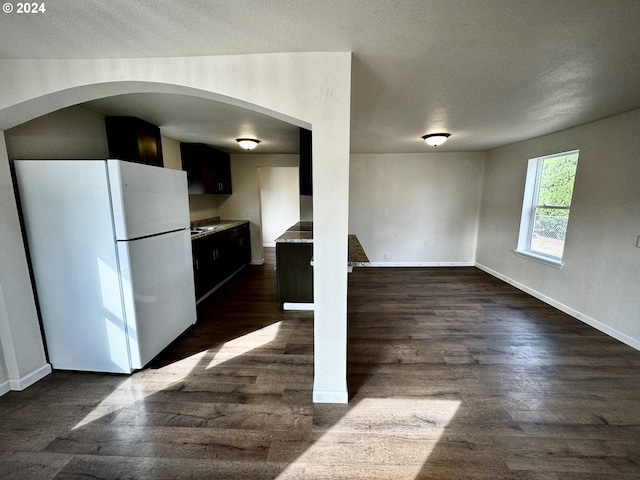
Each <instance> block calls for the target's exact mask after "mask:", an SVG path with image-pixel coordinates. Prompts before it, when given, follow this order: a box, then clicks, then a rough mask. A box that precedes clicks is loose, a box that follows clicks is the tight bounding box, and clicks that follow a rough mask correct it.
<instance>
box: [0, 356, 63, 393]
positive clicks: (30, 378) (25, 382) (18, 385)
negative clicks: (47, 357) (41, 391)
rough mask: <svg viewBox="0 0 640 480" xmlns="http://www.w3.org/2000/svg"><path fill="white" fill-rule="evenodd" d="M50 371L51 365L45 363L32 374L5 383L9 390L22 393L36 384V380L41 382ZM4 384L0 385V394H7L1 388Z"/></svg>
mask: <svg viewBox="0 0 640 480" xmlns="http://www.w3.org/2000/svg"><path fill="white" fill-rule="evenodd" d="M51 371H52V370H51V365H49V364H48V363H47V364H45V365H43V366H42V367H40V368H38V369H36V370H34V371H33V372H31V373H29V374H27V375H25V376H24V377H22V378H10V379H9V380H8V381H7V382H5V383H6V384H8V386H9V390H17V391H22V390H24V389H25V388H27V387H30V386H31V385H33V384H34V383H36V382H37V381H38V380H42V379H43V378H44V377H46V376H47V375H49V374H50V373H51ZM5 383H3V384H2V385H0V392H2V394H4V393H7V392H5V391H3V390H4V388H3V387H4V385H5ZM7 391H8V390H7Z"/></svg>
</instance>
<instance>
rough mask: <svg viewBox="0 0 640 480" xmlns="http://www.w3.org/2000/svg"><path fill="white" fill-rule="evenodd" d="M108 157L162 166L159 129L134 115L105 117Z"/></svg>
mask: <svg viewBox="0 0 640 480" xmlns="http://www.w3.org/2000/svg"><path fill="white" fill-rule="evenodd" d="M105 126H106V128H107V143H108V145H109V157H110V158H116V159H119V160H129V161H131V162H136V163H145V164H147V165H155V166H158V167H163V166H164V162H163V159H162V140H161V138H160V129H159V128H158V127H157V126H155V125H153V124H151V123H149V122H145V121H144V120H141V119H139V118H136V117H105Z"/></svg>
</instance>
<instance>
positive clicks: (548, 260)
mask: <svg viewBox="0 0 640 480" xmlns="http://www.w3.org/2000/svg"><path fill="white" fill-rule="evenodd" d="M513 253H515V254H516V255H518V256H519V257H522V258H526V259H527V260H532V261H534V262H538V263H542V264H543V265H547V266H549V267H553V268H562V265H563V263H562V260H561V259H559V258H553V257H548V256H547V255H541V254H539V253H534V252H529V251H526V250H514V251H513Z"/></svg>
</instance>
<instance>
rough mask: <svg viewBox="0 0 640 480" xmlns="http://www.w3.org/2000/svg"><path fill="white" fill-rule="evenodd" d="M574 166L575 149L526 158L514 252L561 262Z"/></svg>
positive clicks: (575, 162) (575, 163)
mask: <svg viewBox="0 0 640 480" xmlns="http://www.w3.org/2000/svg"><path fill="white" fill-rule="evenodd" d="M577 166H578V151H577V150H574V151H572V152H565V153H558V154H556V155H549V156H546V157H540V158H532V159H531V160H529V165H528V167H527V179H526V183H525V190H524V200H523V202H522V218H521V221H520V235H519V237H518V249H517V250H516V253H517V254H520V255H524V256H526V257H529V258H532V259H534V260H538V261H541V262H543V263H546V264H549V265H552V266H558V267H560V266H561V265H562V254H563V252H564V240H565V237H566V234H567V225H568V222H569V211H570V210H571V197H572V195H573V182H574V179H575V175H576V168H577Z"/></svg>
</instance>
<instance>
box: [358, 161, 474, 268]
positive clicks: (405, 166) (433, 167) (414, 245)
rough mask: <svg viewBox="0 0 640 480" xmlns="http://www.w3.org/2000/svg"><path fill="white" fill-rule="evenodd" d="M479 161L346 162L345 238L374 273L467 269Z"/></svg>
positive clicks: (470, 260) (471, 258) (471, 248)
mask: <svg viewBox="0 0 640 480" xmlns="http://www.w3.org/2000/svg"><path fill="white" fill-rule="evenodd" d="M484 158H485V156H484V154H483V153H425V154H357V155H351V169H350V175H349V178H350V180H349V232H350V233H355V234H356V235H357V236H358V239H359V240H360V243H361V244H362V246H363V248H364V250H365V252H366V253H367V256H368V257H369V260H370V261H371V262H373V263H374V264H376V265H378V264H379V265H389V266H391V265H473V263H474V260H475V245H476V234H477V227H478V212H479V208H480V198H481V189H482V173H483V169H484V161H485V160H484ZM386 252H388V253H389V258H385V253H386Z"/></svg>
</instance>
